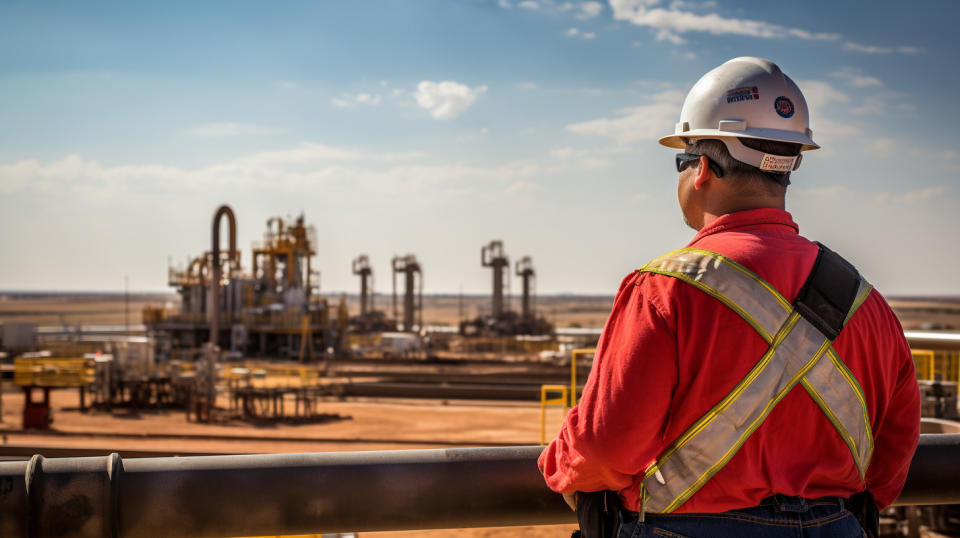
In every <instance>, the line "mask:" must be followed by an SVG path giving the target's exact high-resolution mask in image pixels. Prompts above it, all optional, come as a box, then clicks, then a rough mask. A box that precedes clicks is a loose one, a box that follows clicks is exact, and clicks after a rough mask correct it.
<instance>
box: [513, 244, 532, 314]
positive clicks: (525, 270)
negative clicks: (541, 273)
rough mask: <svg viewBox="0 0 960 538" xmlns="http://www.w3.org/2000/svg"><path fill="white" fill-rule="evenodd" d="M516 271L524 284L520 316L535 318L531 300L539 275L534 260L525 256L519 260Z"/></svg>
mask: <svg viewBox="0 0 960 538" xmlns="http://www.w3.org/2000/svg"><path fill="white" fill-rule="evenodd" d="M515 270H516V273H517V276H518V277H520V280H521V281H522V282H523V296H522V300H521V303H520V305H521V309H520V315H521V316H522V317H523V319H531V318H533V317H534V312H533V305H532V304H531V298H532V297H533V293H532V292H533V284H534V282H535V281H536V276H537V273H536V272H535V271H534V270H533V260H532V259H530V256H524V257H523V258H520V259H519V260H517V265H516V268H515Z"/></svg>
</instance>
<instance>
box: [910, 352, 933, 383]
mask: <svg viewBox="0 0 960 538" xmlns="http://www.w3.org/2000/svg"><path fill="white" fill-rule="evenodd" d="M910 354H911V355H913V364H914V367H915V369H916V370H917V379H933V367H934V354H933V351H930V350H928V349H911V350H910Z"/></svg>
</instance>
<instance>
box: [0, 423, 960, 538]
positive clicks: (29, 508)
mask: <svg viewBox="0 0 960 538" xmlns="http://www.w3.org/2000/svg"><path fill="white" fill-rule="evenodd" d="M542 449H543V447H540V446H527V447H509V448H465V449H439V450H397V451H383V452H340V453H318V454H264V455H247V456H198V457H182V458H142V459H127V460H124V459H121V458H120V456H119V455H117V454H112V455H110V456H103V457H84V458H43V457H41V456H34V457H33V458H32V459H31V460H30V461H29V462H25V461H21V462H2V463H0V536H4V537H10V538H13V537H20V536H26V537H31V538H34V537H47V536H75V537H115V536H123V537H141V536H143V537H148V536H149V537H162V536H263V535H278V534H308V533H315V532H318V531H323V532H349V531H381V530H401V529H429V528H466V527H488V526H511V525H542V524H557V523H571V522H573V521H574V516H573V514H572V512H570V510H569V509H568V508H567V506H566V505H565V504H564V502H563V500H562V499H561V497H560V496H559V495H557V494H555V493H553V492H551V491H550V490H548V489H547V488H546V486H545V485H544V483H543V478H542V477H541V476H540V473H539V471H538V470H537V465H536V460H537V457H538V456H539V455H540V452H541V450H542ZM958 462H960V434H954V435H948V434H939V435H921V437H920V445H919V447H918V448H917V451H916V453H915V454H914V458H913V462H912V464H911V466H910V474H909V476H908V478H907V484H906V486H905V487H904V489H903V492H902V493H901V495H900V498H899V499H897V504H901V505H916V504H921V505H922V504H957V503H960V481H958V480H956V476H957V475H958V472H960V471H958V467H960V463H958Z"/></svg>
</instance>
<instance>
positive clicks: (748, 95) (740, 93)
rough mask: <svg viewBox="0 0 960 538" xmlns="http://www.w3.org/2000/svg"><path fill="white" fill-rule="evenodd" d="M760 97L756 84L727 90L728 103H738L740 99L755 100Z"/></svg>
mask: <svg viewBox="0 0 960 538" xmlns="http://www.w3.org/2000/svg"><path fill="white" fill-rule="evenodd" d="M757 99H760V91H759V90H758V89H757V87H756V86H744V87H742V88H734V89H732V90H730V91H728V92H727V103H738V102H740V101H755V100H757Z"/></svg>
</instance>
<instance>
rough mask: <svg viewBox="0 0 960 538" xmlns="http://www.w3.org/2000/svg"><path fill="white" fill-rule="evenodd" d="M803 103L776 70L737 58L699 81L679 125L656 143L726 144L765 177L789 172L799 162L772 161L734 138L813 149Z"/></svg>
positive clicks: (762, 61) (747, 58) (760, 62)
mask: <svg viewBox="0 0 960 538" xmlns="http://www.w3.org/2000/svg"><path fill="white" fill-rule="evenodd" d="M811 136H813V131H811V130H810V116H809V113H808V112H807V101H806V99H804V98H803V94H802V93H801V92H800V88H798V87H797V85H796V83H794V82H793V81H792V80H790V77H788V76H787V75H785V74H783V72H782V71H780V68H779V67H777V64H775V63H773V62H771V61H770V60H765V59H763V58H755V57H752V56H742V57H740V58H734V59H732V60H729V61H728V62H726V63H724V64H723V65H721V66H720V67H717V68H716V69H714V70H712V71H710V72H709V73H707V74H706V75H704V76H703V77H702V78H701V79H700V80H698V81H697V83H696V84H694V85H693V88H692V89H691V90H690V93H688V94H687V98H686V100H684V102H683V109H682V110H681V111H680V122H679V123H677V126H676V130H675V131H674V133H673V134H672V135H668V136H664V137H663V138H661V139H660V143H661V144H663V145H664V146H667V147H671V148H679V149H683V148H685V147H686V144H685V142H684V139H701V138H714V139H718V140H720V141H722V142H723V143H724V144H726V146H727V149H728V150H729V151H730V155H731V156H732V157H733V158H734V159H736V160H738V161H741V162H744V163H746V164H749V165H752V166H755V167H757V168H760V169H761V170H767V171H771V172H789V171H791V170H795V169H796V168H797V167H798V166H799V165H800V157H799V156H796V157H795V156H781V155H772V154H768V153H764V152H762V151H758V150H755V149H752V148H748V147H746V146H744V145H743V144H741V143H740V141H739V140H737V138H755V139H758V140H770V141H774V142H792V143H797V144H800V145H801V147H800V150H801V151H806V150H810V149H818V148H819V147H820V146H819V145H817V143H816V142H814V141H813V139H812V138H811Z"/></svg>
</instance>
